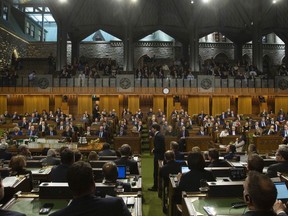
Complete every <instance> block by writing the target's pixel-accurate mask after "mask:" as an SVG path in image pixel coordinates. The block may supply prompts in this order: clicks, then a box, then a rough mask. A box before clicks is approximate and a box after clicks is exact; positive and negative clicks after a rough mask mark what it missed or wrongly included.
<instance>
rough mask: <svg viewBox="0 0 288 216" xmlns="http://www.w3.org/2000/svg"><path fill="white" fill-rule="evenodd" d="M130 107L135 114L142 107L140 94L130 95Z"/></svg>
mask: <svg viewBox="0 0 288 216" xmlns="http://www.w3.org/2000/svg"><path fill="white" fill-rule="evenodd" d="M128 108H129V110H130V112H132V114H134V113H135V112H136V111H137V110H138V109H139V108H140V101H139V96H138V95H129V96H128Z"/></svg>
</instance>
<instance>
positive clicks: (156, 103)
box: [153, 95, 164, 112]
mask: <svg viewBox="0 0 288 216" xmlns="http://www.w3.org/2000/svg"><path fill="white" fill-rule="evenodd" d="M158 109H161V110H162V111H164V96H161V95H154V96H153V110H154V112H157V111H158Z"/></svg>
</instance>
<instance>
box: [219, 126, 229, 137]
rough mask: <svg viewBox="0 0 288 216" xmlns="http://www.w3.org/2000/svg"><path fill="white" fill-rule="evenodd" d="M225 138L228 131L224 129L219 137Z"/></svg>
mask: <svg viewBox="0 0 288 216" xmlns="http://www.w3.org/2000/svg"><path fill="white" fill-rule="evenodd" d="M226 136H229V130H228V129H226V128H225V129H224V130H223V131H221V133H220V135H219V137H226Z"/></svg>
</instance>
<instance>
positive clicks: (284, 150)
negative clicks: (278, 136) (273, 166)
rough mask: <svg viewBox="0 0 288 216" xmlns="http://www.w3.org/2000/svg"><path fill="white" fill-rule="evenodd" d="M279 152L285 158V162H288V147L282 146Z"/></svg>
mask: <svg viewBox="0 0 288 216" xmlns="http://www.w3.org/2000/svg"><path fill="white" fill-rule="evenodd" d="M277 151H278V153H279V154H280V155H281V156H282V157H283V158H284V160H286V161H287V160H288V146H286V145H280V146H279V148H278V150H277Z"/></svg>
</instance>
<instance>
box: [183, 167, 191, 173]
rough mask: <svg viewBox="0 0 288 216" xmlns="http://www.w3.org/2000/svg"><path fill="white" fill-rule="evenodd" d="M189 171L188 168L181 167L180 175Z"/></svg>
mask: <svg viewBox="0 0 288 216" xmlns="http://www.w3.org/2000/svg"><path fill="white" fill-rule="evenodd" d="M189 171H190V169H189V167H188V166H181V173H182V174H183V173H187V172H189Z"/></svg>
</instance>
